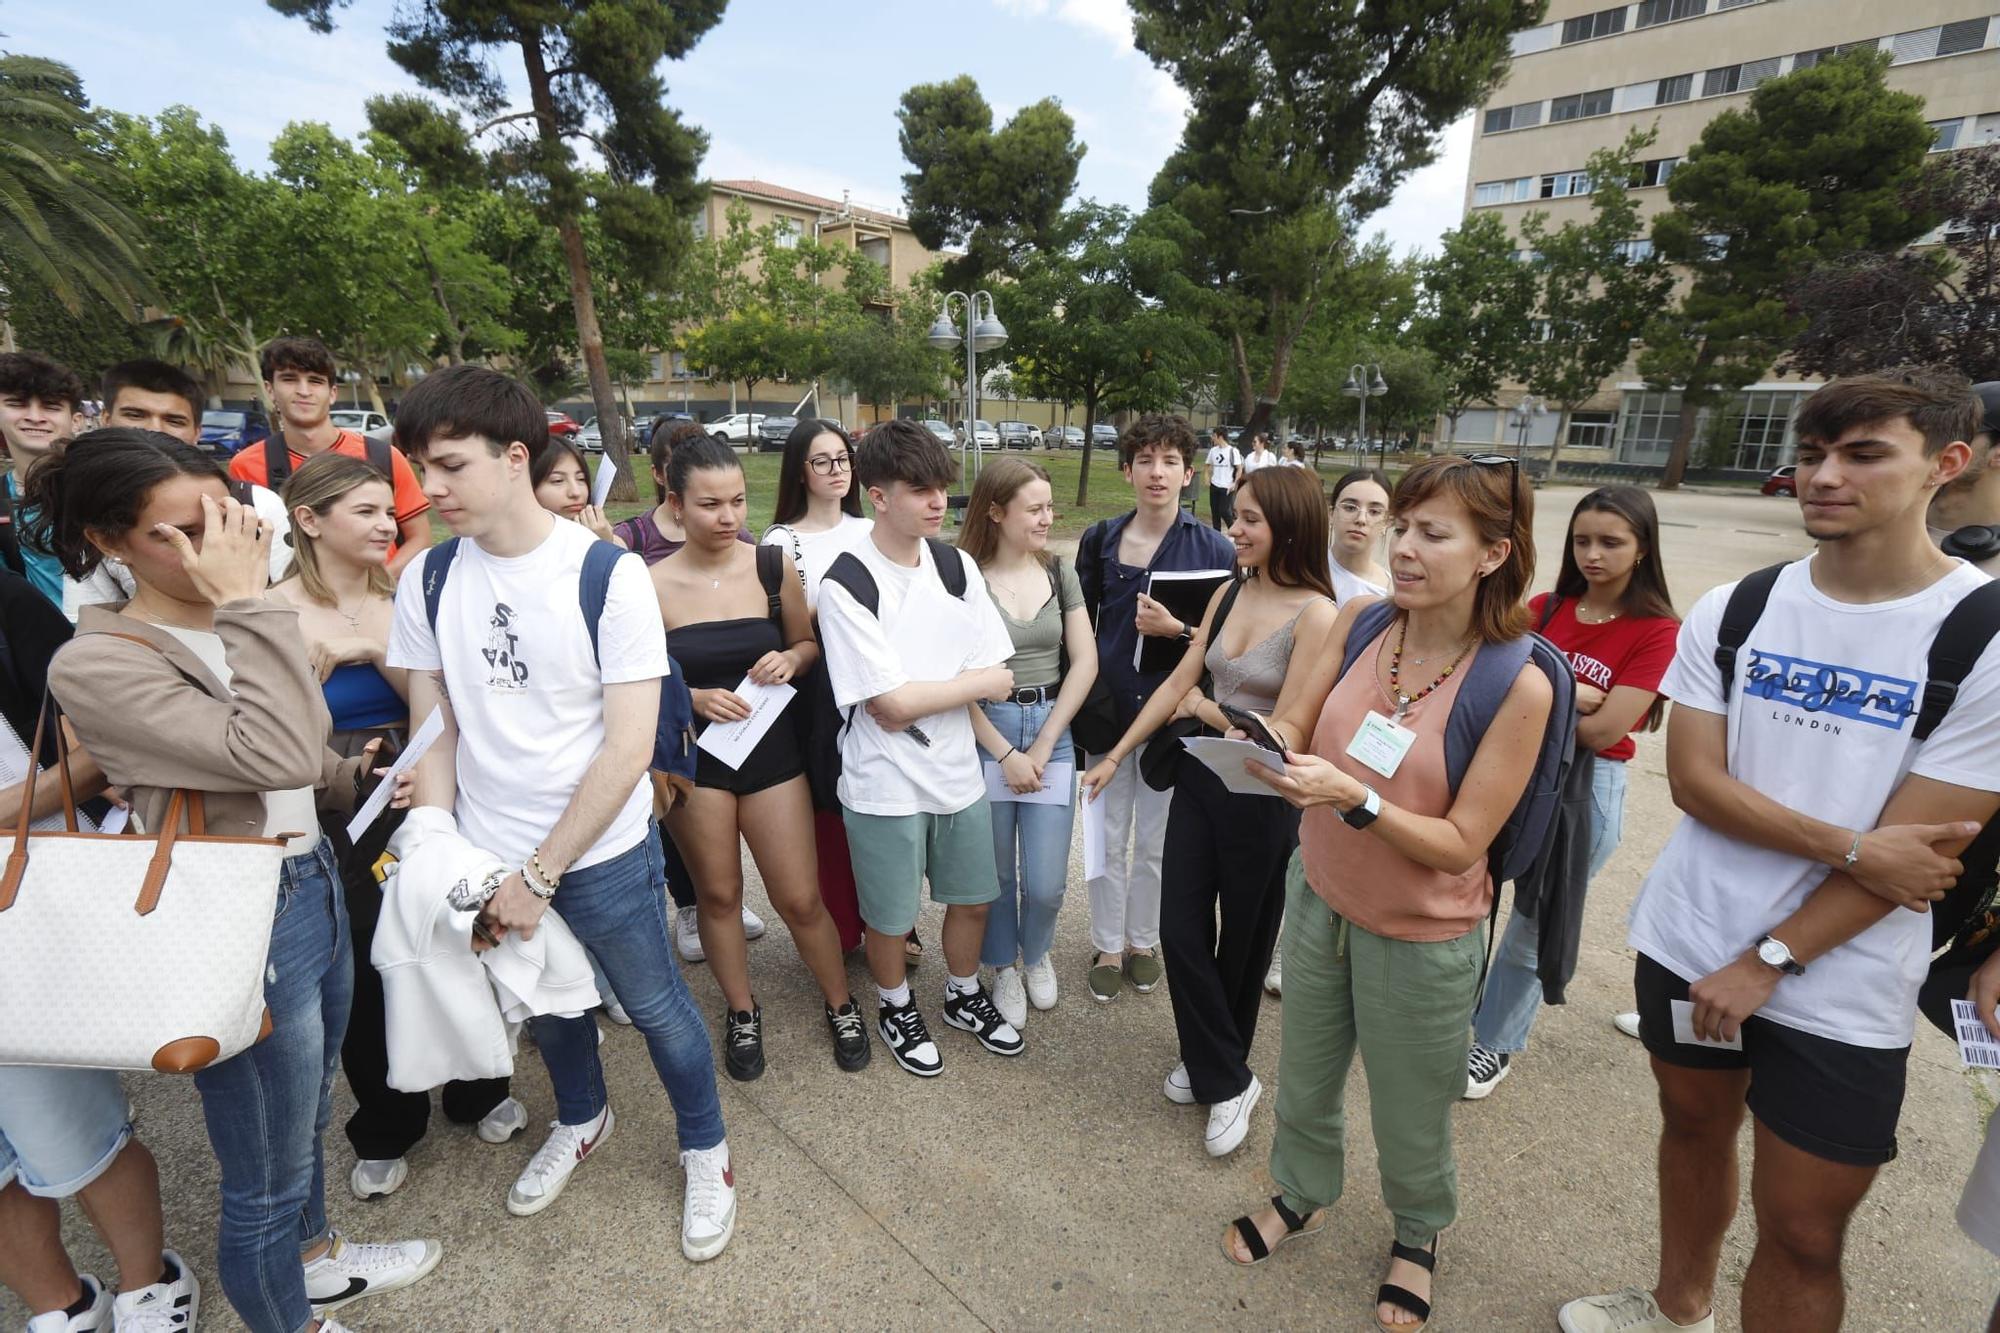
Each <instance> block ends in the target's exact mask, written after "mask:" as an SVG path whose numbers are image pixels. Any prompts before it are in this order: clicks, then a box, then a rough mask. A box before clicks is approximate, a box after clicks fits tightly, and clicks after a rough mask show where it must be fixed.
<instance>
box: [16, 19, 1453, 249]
mask: <svg viewBox="0 0 2000 1333" xmlns="http://www.w3.org/2000/svg"><path fill="white" fill-rule="evenodd" d="M392 8H393V4H392V0H356V3H354V4H352V5H350V6H349V7H348V8H346V9H344V10H341V11H340V12H339V27H338V29H337V30H336V31H335V32H334V33H333V35H331V36H320V35H318V34H316V33H314V32H313V31H312V30H311V29H309V28H307V27H306V26H305V24H304V23H302V22H299V21H297V20H291V19H284V18H281V17H280V16H279V15H277V14H276V13H275V12H273V11H272V10H271V9H270V8H269V7H268V6H266V5H265V4H263V3H262V0H203V3H202V4H201V5H200V6H199V7H198V8H197V7H195V6H184V5H174V4H163V3H161V2H160V0H148V2H146V3H141V2H140V0H86V2H85V3H76V0H67V2H63V3H59V2H57V0H0V49H5V50H10V51H15V52H21V53H27V54H34V55H44V56H50V57H53V58H55V59H58V60H62V61H65V62H67V63H68V64H70V65H72V66H74V67H75V68H76V69H77V71H78V72H79V73H80V74H81V75H82V76H83V80H84V87H85V89H86V91H87V92H88V93H89V95H90V96H91V98H92V99H93V100H94V101H96V102H97V103H98V104H100V105H103V106H108V107H112V108H114V109H117V110H120V111H129V112H136V113H144V114H151V113H155V112H158V111H160V110H162V109H163V108H165V107H168V106H172V105H174V104H176V103H185V104H186V105H189V106H192V107H194V108H195V109H196V110H197V111H199V112H200V113H201V114H202V117H203V118H204V119H205V120H208V121H211V122H213V123H215V124H216V125H219V126H220V127H221V128H222V130H223V132H224V133H225V134H227V135H228V137H229V142H230V146H231V148H232V149H233V150H234V151H235V153H236V156H237V159H238V160H239V161H240V162H242V163H243V164H244V165H245V166H246V167H250V168H253V169H258V170H262V169H265V168H266V167H268V165H269V163H268V160H267V158H266V152H267V149H268V147H269V144H270V141H271V139H272V137H273V136H274V135H275V134H276V133H277V132H278V130H279V129H281V128H282V127H283V126H284V125H285V124H286V123H287V122H289V121H293V120H320V121H325V122H327V123H328V124H330V125H332V126H333V127H334V128H335V129H336V130H338V131H340V132H342V133H344V134H350V135H351V134H355V133H358V132H359V131H361V130H362V129H364V128H365V126H366V121H365V117H364V115H363V111H362V104H363V103H364V102H365V101H366V99H367V98H369V97H371V96H373V95H375V94H378V93H388V92H402V91H410V90H413V88H414V85H413V83H412V81H411V80H410V79H409V78H408V77H407V76H406V75H405V74H404V73H403V72H402V71H401V70H399V69H397V68H396V66H395V65H394V64H392V63H391V62H390V60H389V58H388V56H387V54H386V53H385V52H384V49H383V45H384V43H383V28H384V26H385V24H386V23H387V21H388V17H389V15H390V13H391V11H392ZM190 11H194V12H198V13H199V14H200V15H201V17H200V18H198V19H197V18H192V17H190V16H189V15H190ZM502 68H503V70H504V69H506V68H507V65H506V64H505V63H504V62H503V63H502ZM958 74H970V75H972V76H973V77H974V78H975V79H977V80H978V82H979V86H980V89H981V91H983V92H984V93H985V95H986V98H987V100H988V101H989V102H991V103H992V104H993V106H994V110H995V119H996V122H999V121H1004V120H1005V119H1006V118H1007V117H1008V116H1009V115H1011V114H1013V112H1014V111H1015V110H1017V109H1018V108H1020V107H1022V106H1025V105H1028V104H1029V103H1032V102H1035V101H1038V100H1039V99H1041V98H1043V97H1048V96H1054V97H1056V98H1058V99H1059V100H1061V102H1062V104H1063V106H1064V107H1065V108H1066V109H1068V111H1069V113H1070V114H1071V116H1073V117H1074V118H1075V120H1076V124H1077V136H1078V138H1080V139H1081V140H1082V141H1083V142H1084V143H1085V144H1086V145H1087V146H1088V149H1089V151H1088V153H1087V154H1086V155H1085V157H1084V160H1083V166H1082V170H1081V173H1080V176H1079V181H1078V193H1079V195H1083V196H1088V197H1093V198H1096V199H1099V200H1103V201H1105V202H1111V203H1122V204H1128V205H1131V206H1134V207H1140V206H1143V205H1144V203H1145V198H1146V187H1147V184H1148V183H1149V182H1150V181H1151V179H1152V177H1153V174H1154V172H1155V171H1156V170H1157V169H1158V167H1159V165H1160V163H1161V162H1162V160H1164V159H1165V157H1166V155H1167V153H1168V152H1169V151H1171V150H1172V148H1173V146H1174V144H1175V142H1176V141H1177V139H1178V138H1179V135H1180V128H1181V122H1182V118H1183V117H1184V115H1185V107H1186V101H1185V98H1184V97H1183V96H1182V94H1181V92H1180V90H1179V89H1178V88H1177V87H1175V86H1174V84H1173V82H1172V80H1170V79H1169V78H1167V76H1166V75H1164V74H1162V73H1160V72H1159V71H1158V70H1156V69H1154V68H1153V65H1152V63H1151V62H1150V61H1148V60H1147V59H1146V58H1145V57H1144V56H1141V55H1140V54H1139V53H1138V52H1137V51H1136V50H1134V49H1133V47H1132V34H1131V21H1130V17H1129V12H1128V11H1127V9H1126V6H1125V3H1124V0H863V3H861V4H858V5H838V4H829V3H826V0H731V3H730V5H729V8H728V10H727V12H726V13H725V14H724V16H723V18H722V21H721V22H720V23H719V24H717V25H716V26H715V27H714V28H713V29H711V30H710V31H709V33H708V34H707V36H705V37H704V38H702V40H701V42H700V44H699V45H698V46H696V48H695V50H694V52H693V53H692V54H691V55H690V56H689V57H688V59H686V60H685V61H681V62H679V63H676V64H669V65H667V66H666V68H665V69H664V71H663V76H664V78H665V80H666V84H667V90H668V96H667V101H668V104H669V105H671V106H673V107H675V108H676V109H677V110H679V111H680V112H681V114H682V115H683V116H685V117H686V118H687V119H688V120H690V121H691V122H693V123H694V124H697V125H699V126H701V127H702V128H704V129H705V130H707V132H708V135H709V151H708V157H707V159H706V161H705V163H704V168H705V172H706V174H707V175H709V176H711V177H714V178H718V179H728V178H737V177H758V178H761V179H763V180H766V181H770V182H773V183H775V184H781V185H789V186H792V187H793V188H795V189H802V190H809V191H812V192H814V193H817V194H823V195H827V196H829V197H832V198H839V197H840V194H841V191H842V190H843V189H846V190H851V191H852V192H853V195H854V199H855V201H856V202H857V203H862V204H870V205H874V206H876V207H881V208H886V209H888V210H890V211H895V212H900V211H901V209H902V182H901V176H902V173H903V172H904V170H906V169H907V168H906V165H905V163H904V162H903V159H902V154H901V152H900V151H899V149H898V148H897V146H896V119H895V113H896V102H897V99H898V98H899V97H901V95H902V93H903V90H904V89H906V88H908V87H910V86H911V85H912V84H916V83H924V82H930V81H933V80H939V79H946V78H951V77H953V76H955V75H958ZM1445 145H1446V151H1445V154H1444V157H1443V158H1442V159H1441V160H1440V161H1439V162H1438V163H1436V164H1434V165H1433V166H1431V167H1430V168H1428V169H1426V170H1425V171H1423V172H1420V173H1418V174H1417V175H1416V176H1414V177H1412V178H1411V180H1410V181H1409V182H1407V183H1406V184H1405V185H1404V188H1403V189H1402V191H1401V192H1400V193H1399V194H1398V195H1397V197H1396V199H1395V201H1394V202H1393V203H1392V204H1391V205H1390V207H1389V208H1388V209H1386V210H1385V211H1384V212H1383V213H1381V214H1379V215H1377V217H1376V218H1375V219H1373V220H1372V222H1371V224H1370V225H1371V227H1373V228H1379V229H1381V230H1383V231H1386V232H1387V233H1388V235H1389V236H1390V238H1391V239H1392V240H1393V241H1394V242H1395V243H1396V245H1397V247H1398V248H1399V249H1404V248H1412V247H1420V248H1429V247H1431V246H1432V245H1434V244H1435V242H1436V239H1437V237H1438V234H1439V233H1440V232H1442V231H1444V230H1446V229H1447V228H1449V227H1451V226H1454V225H1455V224H1456V223H1457V221H1458V218H1459V214H1460V211H1461V204H1462V200H1463V197H1464V189H1465V170H1466V161H1467V158H1468V155H1469V154H1470V152H1471V121H1470V118H1468V119H1467V120H1465V121H1463V122H1461V123H1460V124H1458V125H1456V126H1454V127H1452V129H1451V130H1450V131H1448V132H1447V134H1446V137H1445Z"/></svg>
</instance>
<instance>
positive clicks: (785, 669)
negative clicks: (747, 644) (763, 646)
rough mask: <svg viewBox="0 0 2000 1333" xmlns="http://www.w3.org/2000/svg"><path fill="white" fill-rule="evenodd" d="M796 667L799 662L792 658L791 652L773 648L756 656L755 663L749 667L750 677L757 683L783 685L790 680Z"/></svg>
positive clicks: (796, 669)
mask: <svg viewBox="0 0 2000 1333" xmlns="http://www.w3.org/2000/svg"><path fill="white" fill-rule="evenodd" d="M798 669H799V664H798V663H797V662H795V661H793V660H792V655H791V653H789V652H780V651H778V650H777V649H775V648H774V649H772V650H771V651H770V652H768V653H765V654H764V655H763V656H762V657H760V658H758V659H757V662H756V665H755V666H752V667H751V668H750V679H752V680H754V681H756V682H757V683H758V684H759V685H784V684H788V683H789V682H790V681H791V679H792V677H793V676H794V675H795V674H797V672H798Z"/></svg>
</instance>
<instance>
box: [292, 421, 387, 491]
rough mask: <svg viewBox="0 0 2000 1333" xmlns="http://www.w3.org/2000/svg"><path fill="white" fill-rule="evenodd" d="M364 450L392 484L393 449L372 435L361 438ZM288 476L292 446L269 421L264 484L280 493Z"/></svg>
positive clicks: (377, 469)
mask: <svg viewBox="0 0 2000 1333" xmlns="http://www.w3.org/2000/svg"><path fill="white" fill-rule="evenodd" d="M361 441H362V443H363V445H365V446H366V448H367V451H368V466H370V467H372V468H374V469H375V470H376V471H377V472H379V473H381V474H382V475H383V476H384V477H385V478H387V479H388V481H389V483H390V485H391V486H392V487H393V486H394V484H395V481H396V460H395V450H394V448H392V447H391V446H390V444H389V442H388V441H387V440H383V439H377V438H376V437H375V436H373V435H363V436H362V437H361ZM291 476H292V449H291V446H290V445H288V444H286V443H285V432H284V428H283V427H281V426H280V425H278V423H277V422H275V421H274V422H272V423H271V434H270V435H269V436H268V437H267V438H266V439H265V440H264V486H265V489H267V490H272V491H278V492H282V491H283V490H284V489H285V483H286V482H287V481H289V480H290V479H291Z"/></svg>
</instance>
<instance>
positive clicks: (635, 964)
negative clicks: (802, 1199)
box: [530, 825, 722, 1149]
mask: <svg viewBox="0 0 2000 1333" xmlns="http://www.w3.org/2000/svg"><path fill="white" fill-rule="evenodd" d="M666 875H667V871H666V862H665V860H664V859H663V858H662V857H661V855H660V840H659V838H658V837H657V836H656V835H655V834H654V832H653V829H652V827H651V826H650V825H649V826H648V827H647V829H646V836H645V839H644V840H643V841H641V842H640V843H639V844H638V845H637V846H635V847H633V848H632V850H631V851H629V852H623V853H620V854H619V855H617V856H614V857H612V858H611V859H610V860H608V861H599V862H598V863H597V864H596V865H594V866H587V867H585V868H584V869H582V870H572V871H570V872H569V873H568V874H566V875H564V876H563V879H562V887H561V889H560V890H558V891H557V893H556V898H555V904H554V906H555V910H556V911H557V912H559V913H561V914H562V919H563V924H564V925H567V926H568V927H569V928H570V932H571V933H572V934H574V935H575V936H576V937H577V939H578V940H580V941H582V942H583V946H584V948H586V949H588V950H590V955H591V957H592V958H593V959H595V960H596V962H597V964H598V965H599V966H600V967H601V968H603V970H604V975H605V976H606V977H607V978H609V979H610V982H611V988H612V989H613V990H614V991H616V992H617V994H618V1000H619V1003H621V1004H623V1005H624V1006H625V1012H626V1013H628V1014H630V1015H631V1016H632V1026H633V1027H635V1028H637V1029H638V1030H639V1032H640V1033H641V1035H643V1036H644V1037H645V1038H646V1050H647V1052H648V1053H649V1054H651V1055H652V1057H653V1068H654V1069H655V1070H656V1071H657V1072H658V1073H659V1076H660V1083H661V1084H662V1085H663V1086H664V1087H665V1088H666V1090H667V1100H668V1101H670V1102H672V1103H673V1107H674V1124H675V1127H676V1128H677V1129H678V1130H679V1133H680V1146H681V1147H682V1148H683V1149H689V1148H713V1147H714V1146H715V1145H716V1144H718V1143H720V1142H722V1102H721V1101H720V1099H719V1098H718V1097H717V1096H716V1092H715V1055H714V1053H713V1052H712V1051H711V1050H710V1048H709V1044H708V1029H707V1028H706V1027H705V1026H703V1024H702V1021H701V1013H700V1012H699V1011H698V1010H697V1009H696V1008H695V1005H694V997H693V996H691V995H689V994H688V988H687V983H686V982H684V981H682V980H681V974H680V969H679V968H677V967H676V966H675V965H674V948H673V935H672V932H671V931H670V930H669V929H668V927H667V889H666ZM530 1021H531V1022H532V1023H533V1024H534V1029H535V1044H536V1045H537V1046H539V1047H540V1048H541V1052H542V1062H543V1063H544V1064H546V1065H547V1066H548V1069H549V1082H550V1083H551V1084H553V1085H554V1087H555V1094H556V1115H557V1117H558V1118H559V1119H560V1120H561V1121H562V1122H563V1123H564V1124H565V1125H581V1124H584V1123H585V1122H587V1121H590V1120H594V1119H596V1118H597V1115H598V1113H599V1112H601V1111H602V1110H603V1109H604V1103H605V1100H606V1095H605V1091H604V1066H603V1065H602V1064H601V1063H600V1062H599V1061H598V1058H597V1022H596V1020H595V1019H593V1018H591V1017H590V1016H589V1015H588V1014H585V1015H583V1016H582V1017H580V1018H558V1017H556V1016H555V1015H553V1014H545V1015H542V1016H541V1017H538V1018H535V1019H532V1020H530Z"/></svg>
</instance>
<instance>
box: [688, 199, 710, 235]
mask: <svg viewBox="0 0 2000 1333" xmlns="http://www.w3.org/2000/svg"><path fill="white" fill-rule="evenodd" d="M688 229H689V230H690V231H692V232H693V233H694V238H695V239H696V240H697V241H698V240H700V239H701V238H702V237H704V236H706V235H708V205H707V204H703V205H702V206H701V207H700V208H698V209H696V210H695V214H694V216H693V217H691V218H689V219H688Z"/></svg>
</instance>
